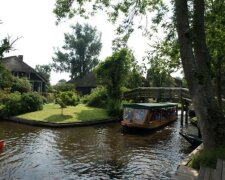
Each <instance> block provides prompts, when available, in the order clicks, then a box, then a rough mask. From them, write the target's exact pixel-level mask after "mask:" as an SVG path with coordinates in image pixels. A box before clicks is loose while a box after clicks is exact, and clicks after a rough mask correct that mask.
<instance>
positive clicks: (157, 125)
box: [121, 118, 176, 131]
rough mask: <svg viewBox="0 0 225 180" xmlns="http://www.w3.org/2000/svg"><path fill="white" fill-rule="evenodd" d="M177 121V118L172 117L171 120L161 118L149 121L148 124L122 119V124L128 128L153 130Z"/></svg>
mask: <svg viewBox="0 0 225 180" xmlns="http://www.w3.org/2000/svg"><path fill="white" fill-rule="evenodd" d="M174 121H176V118H174V119H171V120H160V121H159V122H151V121H150V122H149V123H148V124H136V123H132V122H127V121H124V120H123V121H121V125H122V127H123V128H124V129H127V130H129V129H130V130H135V129H136V130H147V131H151V130H157V129H160V128H162V127H165V126H167V125H168V124H170V123H172V122H174Z"/></svg>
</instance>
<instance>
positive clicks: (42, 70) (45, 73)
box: [35, 65, 52, 84]
mask: <svg viewBox="0 0 225 180" xmlns="http://www.w3.org/2000/svg"><path fill="white" fill-rule="evenodd" d="M35 70H36V71H37V72H38V73H39V74H40V75H41V76H42V77H44V78H45V79H46V80H47V82H48V84H50V76H51V71H52V68H51V65H36V66H35Z"/></svg>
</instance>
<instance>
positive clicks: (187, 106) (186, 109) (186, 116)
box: [185, 101, 189, 123]
mask: <svg viewBox="0 0 225 180" xmlns="http://www.w3.org/2000/svg"><path fill="white" fill-rule="evenodd" d="M188 112H189V103H188V102H187V101H185V123H188Z"/></svg>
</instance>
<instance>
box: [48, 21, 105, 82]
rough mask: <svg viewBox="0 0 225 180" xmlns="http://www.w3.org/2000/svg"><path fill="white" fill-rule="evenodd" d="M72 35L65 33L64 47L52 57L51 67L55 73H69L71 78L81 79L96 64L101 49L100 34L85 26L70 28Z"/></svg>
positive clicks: (79, 25) (94, 29)
mask: <svg viewBox="0 0 225 180" xmlns="http://www.w3.org/2000/svg"><path fill="white" fill-rule="evenodd" d="M71 28H72V33H65V34H64V38H65V45H64V46H63V47H62V49H63V51H61V50H60V49H59V48H58V49H57V51H56V52H55V57H53V62H54V63H53V64H52V67H53V68H54V70H56V71H60V72H63V71H64V72H70V76H71V78H76V77H79V76H80V77H82V76H84V75H85V74H87V73H88V72H90V71H91V70H92V69H93V68H94V67H95V66H96V65H97V64H98V56H99V53H100V51H101V48H102V44H101V34H100V33H99V32H98V31H97V29H96V28H93V27H91V26H89V25H88V24H85V25H84V26H82V25H81V24H78V23H77V24H76V25H75V26H71Z"/></svg>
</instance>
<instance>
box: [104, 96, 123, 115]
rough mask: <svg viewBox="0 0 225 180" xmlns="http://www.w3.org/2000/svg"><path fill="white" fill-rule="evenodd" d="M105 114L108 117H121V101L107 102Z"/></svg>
mask: <svg viewBox="0 0 225 180" xmlns="http://www.w3.org/2000/svg"><path fill="white" fill-rule="evenodd" d="M107 113H108V115H109V116H116V117H121V116H122V114H123V110H122V106H121V100H119V99H110V100H108V103H107Z"/></svg>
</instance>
